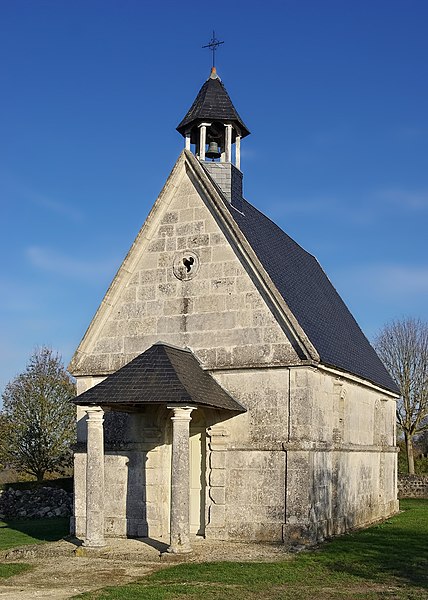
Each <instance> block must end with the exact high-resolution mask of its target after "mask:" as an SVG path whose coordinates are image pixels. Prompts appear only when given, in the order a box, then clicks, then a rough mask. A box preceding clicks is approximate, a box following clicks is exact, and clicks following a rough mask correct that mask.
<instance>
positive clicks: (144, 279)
mask: <svg viewBox="0 0 428 600" xmlns="http://www.w3.org/2000/svg"><path fill="white" fill-rule="evenodd" d="M156 264H157V263H156ZM165 281H166V272H165V269H158V268H156V269H145V270H144V271H141V272H140V284H141V285H147V284H150V283H152V284H153V283H163V282H165Z"/></svg>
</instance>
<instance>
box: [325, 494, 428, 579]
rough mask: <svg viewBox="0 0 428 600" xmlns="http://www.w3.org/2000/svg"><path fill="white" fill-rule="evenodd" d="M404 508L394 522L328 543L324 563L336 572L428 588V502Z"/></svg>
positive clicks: (420, 502)
mask: <svg viewBox="0 0 428 600" xmlns="http://www.w3.org/2000/svg"><path fill="white" fill-rule="evenodd" d="M402 507H403V509H404V512H403V513H402V514H399V515H397V516H396V517H394V518H393V519H390V520H387V521H385V522H384V523H382V524H380V525H377V526H374V527H371V528H370V529H367V530H365V531H360V532H358V533H355V534H351V535H348V536H344V537H342V538H338V539H336V540H333V541H331V542H328V543H326V544H325V545H324V546H322V548H321V549H320V551H319V556H320V558H321V557H322V562H323V563H324V564H325V566H327V567H328V569H329V570H331V571H333V572H334V571H336V572H341V573H346V574H348V575H351V576H355V577H359V578H363V579H366V580H368V579H370V580H372V581H374V582H384V581H386V580H387V579H390V578H391V577H392V578H396V579H398V580H400V581H401V582H403V583H406V584H407V585H412V586H419V587H423V588H428V544H427V539H428V501H421V500H418V501H416V503H415V502H414V501H411V500H408V501H406V502H403V505H402ZM317 554H318V553H316V554H315V556H316V555H317Z"/></svg>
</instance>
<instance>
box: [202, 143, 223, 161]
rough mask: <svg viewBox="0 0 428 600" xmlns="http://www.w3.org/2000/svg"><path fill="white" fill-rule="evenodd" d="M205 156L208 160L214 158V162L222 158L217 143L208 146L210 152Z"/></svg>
mask: <svg viewBox="0 0 428 600" xmlns="http://www.w3.org/2000/svg"><path fill="white" fill-rule="evenodd" d="M205 156H206V157H207V158H212V159H213V160H214V159H215V158H220V151H219V149H218V144H217V142H210V145H209V146H208V150H207V151H206V152H205Z"/></svg>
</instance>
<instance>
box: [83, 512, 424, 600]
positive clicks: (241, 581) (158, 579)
mask: <svg viewBox="0 0 428 600" xmlns="http://www.w3.org/2000/svg"><path fill="white" fill-rule="evenodd" d="M401 508H402V510H403V511H404V512H402V513H400V514H399V515H397V516H395V517H393V518H391V519H389V520H388V521H386V522H384V523H382V524H380V525H377V526H374V527H371V528H370V529H366V530H364V531H360V532H357V533H354V534H352V535H346V536H343V537H341V538H337V539H335V540H333V541H331V542H327V543H325V544H323V545H322V547H320V548H319V549H318V550H315V551H308V552H302V553H300V554H297V555H294V556H293V557H292V558H291V559H290V560H287V561H282V562H275V563H242V562H240V563H238V562H236V563H235V562H223V563H201V564H197V563H195V564H180V565H176V566H173V567H170V568H168V569H163V570H160V571H158V572H156V573H154V574H152V575H150V576H149V577H146V578H145V579H143V580H141V581H139V582H137V583H133V584H129V585H126V586H121V587H112V588H105V589H104V590H101V591H98V592H92V593H89V594H83V595H80V596H76V598H77V597H79V598H85V599H87V600H89V599H90V600H95V599H96V600H116V599H117V600H130V599H132V600H138V599H140V600H143V599H144V600H182V599H185V598H189V599H194V600H199V599H203V600H256V599H257V600H259V599H263V600H309V599H311V600H313V599H315V598H316V599H317V600H339V599H341V600H343V599H348V600H351V599H352V600H353V599H361V600H362V599H367V600H371V599H373V600H377V599H389V600H404V599H406V600H428V500H404V501H402V502H401Z"/></svg>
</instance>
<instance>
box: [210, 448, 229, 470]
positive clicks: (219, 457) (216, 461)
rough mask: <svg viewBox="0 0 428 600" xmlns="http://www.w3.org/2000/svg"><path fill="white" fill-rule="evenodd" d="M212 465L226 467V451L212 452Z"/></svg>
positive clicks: (216, 467) (213, 467)
mask: <svg viewBox="0 0 428 600" xmlns="http://www.w3.org/2000/svg"><path fill="white" fill-rule="evenodd" d="M210 466H211V468H212V469H224V468H225V467H226V452H221V451H218V450H217V451H213V452H211V454H210Z"/></svg>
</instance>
